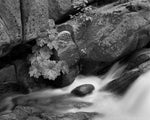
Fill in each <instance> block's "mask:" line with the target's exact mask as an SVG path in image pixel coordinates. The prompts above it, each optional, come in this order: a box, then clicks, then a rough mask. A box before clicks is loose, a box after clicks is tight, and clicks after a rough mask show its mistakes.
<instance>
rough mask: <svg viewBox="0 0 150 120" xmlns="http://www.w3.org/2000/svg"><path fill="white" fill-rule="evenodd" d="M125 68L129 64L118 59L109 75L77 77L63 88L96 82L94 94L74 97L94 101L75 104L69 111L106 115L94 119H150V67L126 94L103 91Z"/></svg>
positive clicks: (94, 83) (68, 89)
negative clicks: (88, 104)
mask: <svg viewBox="0 0 150 120" xmlns="http://www.w3.org/2000/svg"><path fill="white" fill-rule="evenodd" d="M124 68H125V66H120V65H119V64H118V63H117V64H115V65H114V66H113V67H112V68H111V70H110V71H109V72H108V73H107V74H106V75H105V76H102V77H95V76H89V77H83V76H79V77H77V78H76V80H75V82H74V83H73V84H72V85H70V86H69V87H66V88H64V89H63V91H64V92H66V93H67V92H70V91H71V90H72V89H74V88H75V87H77V86H79V85H82V84H93V85H94V87H95V90H94V91H93V93H92V94H91V95H88V96H86V97H81V98H80V97H75V98H73V99H74V100H77V101H83V102H91V103H93V105H92V106H90V107H87V108H83V109H77V108H72V109H69V110H68V111H66V112H81V111H82V112H98V113H100V114H103V115H104V116H103V117H101V116H100V117H99V116H98V117H96V118H94V120H149V119H150V71H149V72H147V73H145V74H143V75H141V76H140V77H139V78H138V79H137V80H136V82H134V84H133V85H132V86H131V87H130V89H129V90H128V91H127V93H126V94H125V95H124V96H122V97H119V96H117V95H114V94H113V93H110V92H106V91H100V89H101V88H102V87H103V86H105V85H106V84H107V83H109V82H110V81H112V80H114V79H115V78H116V77H118V76H119V75H120V74H121V73H122V71H123V70H124ZM122 87H123V86H122Z"/></svg>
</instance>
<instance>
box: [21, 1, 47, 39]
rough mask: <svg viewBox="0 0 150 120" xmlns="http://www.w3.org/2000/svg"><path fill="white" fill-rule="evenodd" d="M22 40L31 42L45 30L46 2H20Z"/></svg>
mask: <svg viewBox="0 0 150 120" xmlns="http://www.w3.org/2000/svg"><path fill="white" fill-rule="evenodd" d="M22 11H23V12H22V15H23V28H24V39H25V40H32V39H35V38H37V37H38V35H39V34H40V32H43V31H45V30H46V28H47V24H48V18H49V15H48V1H47V0H32V1H31V0H22Z"/></svg>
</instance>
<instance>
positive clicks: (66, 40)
mask: <svg viewBox="0 0 150 120" xmlns="http://www.w3.org/2000/svg"><path fill="white" fill-rule="evenodd" d="M56 42H57V44H58V50H57V55H58V57H59V60H62V61H65V63H67V65H68V69H69V72H68V73H67V74H61V76H59V77H58V78H57V79H56V80H55V81H52V82H51V84H53V86H55V87H65V86H67V85H70V84H71V83H72V82H73V81H74V80H75V77H76V76H77V75H78V74H79V64H78V63H79V59H80V56H79V51H78V48H77V46H76V44H75V43H74V41H73V39H72V36H71V33H70V32H69V31H66V30H64V31H60V33H59V34H58V39H57V41H56Z"/></svg>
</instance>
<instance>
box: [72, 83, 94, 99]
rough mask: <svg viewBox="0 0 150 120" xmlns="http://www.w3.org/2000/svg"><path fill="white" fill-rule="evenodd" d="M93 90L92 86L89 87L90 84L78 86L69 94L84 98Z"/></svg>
mask: <svg viewBox="0 0 150 120" xmlns="http://www.w3.org/2000/svg"><path fill="white" fill-rule="evenodd" d="M94 89H95V88H94V86H93V85H91V84H84V85H81V86H78V87H76V88H75V89H73V90H72V91H71V93H72V94H73V95H76V96H79V97H83V96H85V95H87V94H90V93H92V92H93V90H94Z"/></svg>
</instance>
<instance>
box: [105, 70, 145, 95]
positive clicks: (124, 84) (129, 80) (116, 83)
mask: <svg viewBox="0 0 150 120" xmlns="http://www.w3.org/2000/svg"><path fill="white" fill-rule="evenodd" d="M141 74H142V71H141V70H140V69H133V70H130V71H127V72H125V73H124V74H122V75H121V76H120V77H119V78H117V79H115V80H113V81H111V82H110V83H108V84H107V85H106V86H104V88H103V89H102V90H105V91H109V92H112V93H115V94H117V95H123V94H124V93H125V92H126V91H127V90H128V89H129V87H130V86H131V85H132V84H133V83H134V81H136V79H137V78H138V77H139V76H140V75H141Z"/></svg>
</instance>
